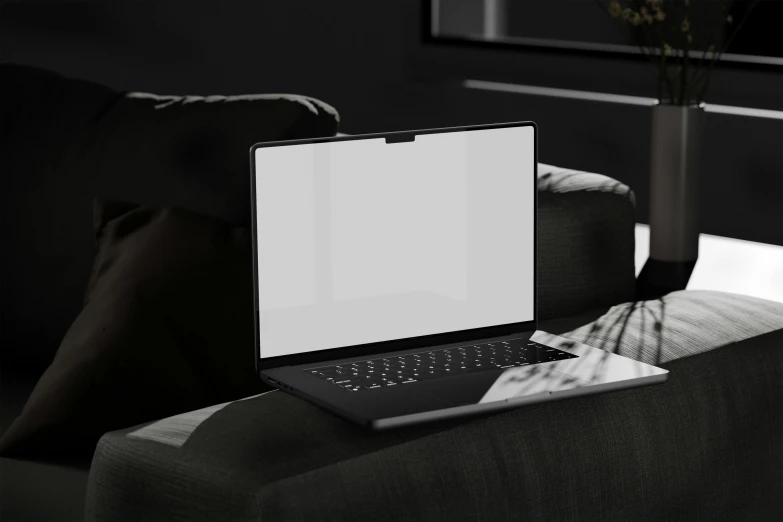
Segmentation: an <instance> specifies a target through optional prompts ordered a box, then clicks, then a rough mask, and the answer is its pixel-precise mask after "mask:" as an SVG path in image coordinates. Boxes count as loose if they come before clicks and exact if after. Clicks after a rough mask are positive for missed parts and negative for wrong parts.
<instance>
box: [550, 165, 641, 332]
mask: <svg viewBox="0 0 783 522" xmlns="http://www.w3.org/2000/svg"><path fill="white" fill-rule="evenodd" d="M634 207H635V200H634V195H633V192H632V191H631V189H630V188H628V187H627V186H626V185H623V184H622V183H620V182H619V181H616V180H614V179H612V178H609V177H606V176H602V175H600V174H592V173H588V172H580V171H576V170H569V169H563V168H558V167H553V166H552V165H545V164H543V163H540V164H539V165H538V259H537V262H538V267H537V268H538V280H537V284H538V314H539V319H549V318H553V317H563V316H566V315H573V314H577V313H579V312H582V311H584V310H587V309H591V308H598V307H604V306H611V305H615V304H618V303H622V302H625V301H631V300H633V298H634V292H635V273H634V225H635V217H634Z"/></svg>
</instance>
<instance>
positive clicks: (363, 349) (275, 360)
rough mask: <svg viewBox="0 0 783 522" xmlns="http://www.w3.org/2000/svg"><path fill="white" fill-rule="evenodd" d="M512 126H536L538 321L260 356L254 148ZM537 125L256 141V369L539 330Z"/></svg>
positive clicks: (535, 304) (253, 203)
mask: <svg viewBox="0 0 783 522" xmlns="http://www.w3.org/2000/svg"><path fill="white" fill-rule="evenodd" d="M507 127H532V128H533V176H532V179H531V180H530V183H532V184H533V205H534V212H533V279H534V284H533V320H532V321H520V322H517V323H509V324H501V325H495V326H487V327H483V328H472V329H468V330H458V331H454V332H446V333H438V334H431V335H423V336H418V337H408V338H403V339H393V340H389V341H379V342H374V343H367V344H359V345H353V346H343V347H338V348H329V349H325V350H316V351H312V352H303V353H296V354H292V355H282V356H276V357H263V358H262V357H261V337H260V329H259V327H260V324H259V319H260V315H259V314H260V310H259V307H258V297H259V296H258V235H257V233H258V231H257V225H258V221H257V215H256V204H257V201H256V160H255V152H256V150H257V149H261V148H266V147H285V146H290V145H305V144H313V143H332V142H338V141H355V140H366V139H378V138H388V140H387V141H389V142H390V143H393V142H395V141H410V140H411V139H413V137H414V136H419V135H423V134H437V133H447V132H465V131H474V130H488V129H502V128H507ZM537 179H538V127H537V126H536V124H535V123H534V122H532V121H524V122H511V123H497V124H489V125H470V126H464V127H447V128H441V129H423V130H413V131H399V132H384V133H375V134H361V135H355V136H335V137H329V138H311V139H300V140H288V141H269V142H262V143H256V144H255V145H253V146H252V147H251V148H250V197H251V202H250V203H251V205H250V209H251V219H252V222H251V231H252V234H251V236H252V253H253V324H254V328H255V335H254V339H255V347H254V349H255V364H256V372H261V371H263V370H268V369H271V368H280V367H283V366H298V365H307V364H317V363H321V362H326V361H334V360H339V359H349V358H354V357H364V356H373V355H376V354H381V353H388V352H395V351H402V350H410V349H416V348H426V347H430V346H439V345H443V344H451V343H460V342H471V341H475V340H478V339H488V338H492V337H501V336H506V335H514V334H524V333H529V332H534V331H535V330H536V329H537V324H538V284H537V282H536V281H535V279H536V274H537V273H538V272H537V263H538V260H537V256H536V253H537V252H538V212H537V211H536V210H535V209H537V208H538V191H537V190H536V188H537Z"/></svg>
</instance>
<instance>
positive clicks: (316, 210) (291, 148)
mask: <svg viewBox="0 0 783 522" xmlns="http://www.w3.org/2000/svg"><path fill="white" fill-rule="evenodd" d="M533 132H534V131H533V128H532V127H529V126H524V127H507V128H500V129H481V130H469V131H458V132H446V133H439V134H423V135H417V136H416V138H415V141H412V142H403V143H391V144H387V143H386V141H385V139H384V138H382V137H381V138H377V139H376V138H372V139H359V140H348V141H338V142H332V143H316V144H297V145H283V146H275V147H261V148H257V149H256V150H255V158H254V160H255V173H256V174H255V175H256V180H255V185H256V217H257V220H258V221H257V248H258V251H257V259H258V263H257V265H258V310H259V337H260V339H259V341H260V342H259V345H260V357H262V358H266V357H277V356H282V355H291V354H296V353H302V352H310V351H315V350H324V349H329V348H339V347H346V346H353V345H359V344H365V343H373V342H379V341H389V340H395V339H404V338H409V337H418V336H422V335H430V334H438V333H447V332H455V331H459V330H469V329H473V328H482V327H487V326H497V325H503V324H509V323H517V322H523V321H532V320H533V319H534V285H535V273H534V250H533V248H534V219H535V209H534V204H535V203H534V201H535V200H534V197H535V194H534V192H533V191H534V190H535V181H534V161H535V159H534V158H535V155H534V153H535V151H534V148H535V142H534V134H533Z"/></svg>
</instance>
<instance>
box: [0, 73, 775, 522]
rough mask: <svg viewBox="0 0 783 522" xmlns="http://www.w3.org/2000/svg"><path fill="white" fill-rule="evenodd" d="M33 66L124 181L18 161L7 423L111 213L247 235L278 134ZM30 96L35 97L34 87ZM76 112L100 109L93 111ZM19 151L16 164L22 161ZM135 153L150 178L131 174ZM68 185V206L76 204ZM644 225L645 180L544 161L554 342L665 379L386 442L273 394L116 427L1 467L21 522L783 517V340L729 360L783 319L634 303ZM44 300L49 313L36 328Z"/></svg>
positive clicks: (543, 222)
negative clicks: (255, 172) (640, 195)
mask: <svg viewBox="0 0 783 522" xmlns="http://www.w3.org/2000/svg"><path fill="white" fill-rule="evenodd" d="M25 73H30V74H32V75H33V76H32V77H31V76H29V75H28V76H27V78H26V79H25V82H27V84H26V85H28V87H27V91H28V94H29V95H30V96H32V97H33V99H32V100H28V99H26V98H25V100H27V101H25V103H28V104H32V106H34V107H36V108H38V109H36V110H39V111H40V112H39V114H38V116H39V118H40V119H39V121H38V123H37V125H39V126H41V125H45V122H46V121H47V116H46V111H51V110H64V109H63V107H64V106H65V107H67V108H68V113H69V117H72V118H74V120H73V121H75V122H77V124H78V125H77V124H74V125H75V126H76V127H78V129H76V130H77V131H78V132H79V133H86V135H87V136H88V137H89V139H88V140H87V143H88V145H89V147H86V146H85V145H84V144H85V142H84V141H82V140H81V139H78V140H75V139H72V138H69V140H67V141H66V143H64V144H62V143H59V142H56V143H57V147H59V148H60V149H61V150H59V152H58V154H59V155H60V156H59V157H60V158H62V157H63V156H62V155H66V156H70V155H73V154H77V153H78V154H79V157H80V158H81V160H80V162H79V163H78V165H85V163H84V162H87V164H90V163H93V162H101V163H102V165H103V166H104V167H103V168H105V169H108V170H107V172H109V173H110V174H106V175H105V176H106V177H102V178H100V179H96V178H95V177H91V176H93V174H90V175H88V174H87V173H95V172H100V171H101V169H93V168H88V169H84V170H80V169H78V168H70V169H69V170H68V171H67V176H65V175H63V176H53V174H52V172H54V173H57V172H58V171H57V170H56V169H55V170H54V171H52V170H51V169H52V168H53V167H52V164H44V165H37V167H36V168H31V167H30V164H26V163H25V162H23V160H22V159H18V163H13V162H11V163H9V161H8V160H4V164H3V172H2V178H0V179H1V180H2V187H0V188H2V205H0V210H1V211H2V213H3V214H2V227H3V236H2V241H3V244H2V246H3V251H4V258H3V268H2V270H3V274H2V275H3V294H2V297H3V301H2V306H3V308H2V313H3V332H2V335H3V351H2V355H3V366H2V371H3V379H2V389H1V390H0V392H2V408H3V412H2V413H3V425H2V427H0V429H5V426H7V425H8V423H9V422H10V419H11V418H12V417H13V416H15V415H17V414H18V412H19V411H20V409H21V406H22V404H23V402H24V400H25V398H26V396H27V395H28V394H29V392H30V390H31V389H32V386H33V385H34V383H35V380H36V379H37V377H38V376H39V375H40V372H41V371H42V369H43V368H44V367H45V365H46V364H47V362H48V361H49V360H50V359H51V356H52V353H53V350H54V349H56V346H57V343H58V342H59V338H60V337H61V336H62V335H63V333H64V332H65V330H66V329H67V327H68V324H69V321H72V320H73V317H75V315H76V314H77V313H78V311H79V303H80V296H81V293H82V292H83V285H84V284H85V282H86V277H87V276H88V274H89V265H90V262H91V258H92V256H93V254H94V252H93V250H92V248H93V247H92V238H91V235H90V234H91V227H90V222H91V220H90V216H89V213H90V209H91V205H90V204H91V201H92V198H93V197H94V196H96V195H99V196H104V197H106V196H108V197H114V198H118V199H125V200H131V201H140V202H144V203H151V204H163V203H165V204H171V203H174V204H179V205H182V206H186V207H188V208H194V209H196V210H199V211H201V212H205V213H208V214H211V215H215V216H218V217H222V218H224V219H228V220H231V221H233V222H236V223H246V222H247V217H248V214H247V205H248V203H249V195H248V194H247V193H246V192H247V191H246V186H245V185H243V183H244V182H246V180H247V175H248V174H247V173H248V169H247V165H246V163H245V162H246V154H242V155H241V156H237V154H236V150H235V149H237V148H238V149H243V150H246V148H247V146H249V144H252V143H253V142H256V141H263V140H264V139H265V137H264V136H263V135H261V134H259V131H258V128H257V125H255V121H254V118H255V116H254V113H253V110H252V107H253V102H252V101H251V100H247V99H246V100H244V101H243V102H242V103H243V105H242V107H241V109H237V107H236V105H235V104H231V103H222V104H217V105H212V106H209V107H207V108H206V109H205V107H203V106H199V104H197V103H196V104H191V105H188V104H184V103H179V104H178V103H177V102H176V101H175V103H174V105H173V106H172V105H168V108H170V109H173V111H172V113H173V114H171V116H170V117H166V114H165V111H163V112H159V111H158V110H156V111H152V112H147V109H149V106H145V105H144V104H145V103H149V104H152V106H153V107H154V106H155V105H156V104H157V105H160V104H161V101H160V100H157V101H156V100H155V99H154V98H149V97H146V98H139V97H128V96H127V95H124V94H122V93H114V92H113V91H110V90H109V89H105V88H103V87H100V86H95V85H92V84H86V83H84V82H76V81H71V80H65V79H62V78H59V77H54V76H52V75H47V74H45V73H39V72H31V71H26V72H25ZM34 85H38V87H37V88H32V87H30V86H34ZM4 91H5V93H7V92H8V90H7V89H6V88H5V87H4ZM15 95H16V96H18V97H22V98H24V97H25V90H24V89H18V90H17V92H16V93H15ZM36 96H37V98H36ZM36 100H37V101H36ZM44 100H45V101H46V103H43V101H44ZM74 100H80V101H79V103H81V107H82V110H81V111H80V110H79V105H78V103H75V102H74ZM145 100H146V101H145ZM180 102H182V100H180ZM4 103H5V102H4ZM164 109H165V107H164ZM205 111H206V112H205ZM34 112H35V111H34ZM6 114H7V112H6V108H5V106H4V122H3V125H4V145H3V146H4V152H6V151H7V150H8V148H7V147H10V146H14V147H28V152H29V154H33V153H34V152H35V150H36V149H35V147H34V146H33V145H31V144H30V143H29V140H31V139H32V138H31V137H32V136H35V135H36V132H32V131H29V130H28V131H27V132H26V134H24V135H23V136H22V137H18V136H14V137H13V139H11V140H10V141H8V140H9V138H8V134H7V133H6V132H5V130H6V129H10V127H9V126H8V125H7V123H6V117H5V115H6ZM28 114H29V113H28ZM288 117H290V115H288V116H287V117H286V118H288ZM145 118H152V119H154V120H155V125H153V126H152V128H155V129H157V130H156V133H157V134H156V136H157V138H156V139H153V137H151V136H149V135H139V134H138V132H131V135H133V136H134V137H133V139H134V140H136V141H135V143H137V144H138V145H143V144H144V143H147V142H150V141H155V142H156V143H159V145H158V147H157V149H158V150H159V151H162V153H163V154H164V155H166V157H172V158H175V160H172V164H171V166H170V168H169V169H162V170H161V169H159V168H158V169H157V170H156V171H155V174H154V176H153V175H152V174H151V173H149V172H147V173H144V172H143V171H144V169H145V162H148V163H150V162H152V163H155V162H157V163H155V166H156V168H157V167H159V164H160V163H159V161H158V160H157V159H156V160H154V161H153V160H152V159H150V157H149V156H145V155H144V154H140V155H138V156H135V157H133V158H132V159H130V160H129V159H128V156H127V154H125V147H121V146H118V144H122V143H123V142H124V141H125V136H126V134H127V132H128V129H129V128H130V129H132V130H133V129H139V128H150V126H149V125H148V123H149V122H147V123H145V122H144V121H142V120H144V119H145ZM286 118H283V119H286ZM57 121H67V120H64V119H62V118H60V119H58V120H57ZM27 127H28V128H42V129H43V130H42V134H41V135H40V141H39V143H42V144H44V145H47V144H48V143H50V141H51V140H54V139H55V138H56V137H57V136H58V135H60V134H62V133H61V132H60V133H58V132H57V130H46V129H45V127H35V126H34V125H33V124H29V125H27ZM22 129H25V126H24V125H23V126H22ZM12 130H13V129H12ZM60 130H61V129H60ZM71 130H73V129H71ZM216 130H218V131H219V132H215V131H216ZM316 131H319V129H310V132H316ZM320 131H322V129H321V130H320ZM112 133H115V134H116V136H115V137H112V135H111V134H112ZM9 134H10V133H9ZM83 135H84V134H83ZM68 136H73V134H68ZM291 137H300V136H297V135H296V134H295V133H292V135H291ZM213 139H214V140H215V143H217V144H219V146H215V147H211V148H209V149H208V150H207V152H204V151H199V147H195V146H191V147H190V148H188V147H184V149H181V148H179V147H178V146H177V145H176V144H178V143H180V144H181V143H191V144H192V143H195V144H196V145H198V144H201V146H202V147H203V146H204V144H210V143H212V140H213ZM542 139H545V138H544V137H543V136H542ZM9 143H10V144H11V145H8V144H9ZM74 147H77V149H78V147H82V148H80V149H78V150H76V151H74ZM194 147H195V148H194ZM183 150H184V152H183ZM188 151H190V154H188V153H187V152H188ZM194 151H196V152H197V153H199V154H202V155H203V160H202V161H200V162H198V164H197V166H196V167H194V165H193V164H187V163H181V162H187V161H189V160H190V158H191V155H192V153H194ZM14 154H15V155H14ZM14 154H12V155H11V156H12V159H13V158H22V155H21V154H20V152H19V150H18V149H16V150H15V152H14ZM4 155H5V154H4ZM5 156H6V157H8V155H5ZM50 157H51V155H50V156H47V158H50ZM156 157H158V156H156ZM123 160H124V161H126V162H127V161H130V162H131V165H130V166H128V165H121V166H120V167H119V168H118V169H117V170H115V171H111V169H110V167H111V166H112V165H115V164H116V163H118V162H121V161H123ZM35 161H38V162H39V163H40V162H41V161H43V160H41V159H37V160H35ZM35 161H33V162H32V165H33V166H36V163H35ZM61 161H62V160H61ZM64 163H65V164H69V163H68V162H67V161H65V162H64ZM55 164H56V165H62V164H63V163H55ZM150 168H151V167H150ZM194 169H195V170H194ZM23 172H28V173H29V172H32V173H33V174H34V175H35V176H39V178H37V179H36V178H35V177H30V175H29V174H28V175H27V177H24V174H23ZM60 174H62V171H60ZM20 176H21V177H20ZM40 176H43V177H40ZM242 180H244V181H242ZM54 188H57V189H58V190H60V191H64V192H60V193H59V195H58V194H56V193H53V190H54ZM107 192H109V193H107ZM31 227H32V228H34V229H35V230H37V231H40V234H39V238H40V239H39V242H40V245H41V246H40V247H38V248H35V249H28V250H25V249H21V250H19V249H17V251H16V253H15V255H14V257H13V258H12V259H11V263H10V264H8V263H6V257H5V252H6V249H7V248H9V247H12V246H16V247H19V246H20V245H22V246H23V245H25V244H26V243H25V241H24V237H27V236H25V234H28V235H29V234H30V229H31ZM633 230H634V205H633V195H632V193H631V191H630V190H629V189H628V188H627V187H625V186H624V185H622V184H620V183H618V182H616V181H614V180H611V179H609V178H606V177H604V176H600V175H597V174H587V173H581V172H576V171H570V170H566V169H558V168H555V167H551V166H548V165H540V166H539V257H538V266H539V273H538V288H539V295H540V303H539V313H540V316H541V318H542V319H543V321H544V322H543V324H542V325H541V327H542V329H546V330H548V331H551V332H553V333H566V334H567V335H568V336H570V337H573V338H574V339H578V340H583V341H585V342H588V343H590V344H592V345H594V346H598V347H601V348H604V349H607V350H612V351H616V352H618V353H621V354H623V355H627V356H629V357H634V358H637V359H639V360H644V361H645V362H651V363H653V364H663V365H664V366H665V367H667V368H668V369H669V370H670V371H671V376H670V380H669V382H668V383H666V384H664V385H660V386H654V387H649V388H643V389H636V390H629V391H623V392H617V393H612V394H606V395H599V396H593V397H586V398H580V399H573V400H568V401H562V402H557V403H550V404H543V405H538V406H531V407H527V408H521V409H519V410H515V411H511V412H506V413H501V414H497V415H492V416H485V417H480V418H476V419H460V420H456V421H450V422H443V423H435V424H430V425H425V426H418V427H411V428H405V429H400V430H394V431H390V432H385V433H373V432H369V431H366V430H363V429H360V428H357V427H355V426H353V425H350V424H348V423H345V422H343V421H342V420H339V419H337V418H335V417H333V416H332V415H330V414H328V413H325V412H323V411H321V410H319V409H318V408H315V407H313V406H311V405H309V404H307V403H305V402H303V401H301V400H299V399H296V398H293V397H291V396H288V395H286V394H284V393H282V392H270V393H267V394H264V395H261V396H259V397H255V398H251V399H248V400H241V401H236V402H232V403H229V404H226V405H218V406H214V407H211V408H207V409H205V410H200V411H198V412H191V413H183V414H182V415H180V416H177V417H173V418H171V419H164V420H155V419H150V423H148V424H145V425H142V426H134V427H129V428H127V429H124V430H120V431H116V432H112V433H108V434H106V435H105V436H104V437H103V439H102V440H101V442H100V443H99V445H98V447H97V449H96V452H95V455H94V458H93V459H92V461H91V462H89V461H84V460H83V461H75V462H74V461H60V462H53V461H45V462H35V461H33V460H17V459H7V458H3V459H0V474H1V475H0V480H1V481H2V482H0V495H2V497H0V506H2V513H1V514H2V519H3V520H47V519H51V520H76V519H81V518H82V517H83V514H86V519H87V520H199V519H205V520H388V519H394V520H411V519H427V520H433V519H448V520H455V519H460V520H476V519H498V520H521V519H543V520H565V519H584V520H640V519H682V520H696V519H716V518H726V519H737V518H743V519H754V520H763V519H770V518H773V517H776V516H777V517H779V516H781V515H783V511H781V506H780V503H779V502H776V501H775V499H776V498H780V495H781V493H783V484H782V483H781V482H782V480H781V473H780V467H779V466H777V464H780V462H781V458H783V457H782V455H783V453H782V450H781V437H780V433H781V429H782V423H781V419H782V418H783V413H782V412H783V404H782V403H781V382H783V368H781V360H782V356H781V351H782V350H783V342H778V341H779V339H773V338H757V340H751V341H749V342H750V343H753V344H748V345H745V348H741V349H737V346H724V347H722V348H719V347H721V346H723V345H727V344H729V343H731V342H733V341H741V340H743V339H748V338H752V337H754V336H757V335H759V334H764V333H766V332H771V331H773V330H776V329H780V328H783V304H779V303H771V302H767V301H763V300H758V299H752V298H746V297H741V296H732V295H728V294H720V293H713V292H679V293H675V294H671V295H669V296H666V297H664V298H662V299H660V300H656V301H648V302H634V300H633V299H634V265H633V263H634V261H633V259H634V256H633V250H634V231H633ZM63 231H65V236H64V235H63ZM68 234H70V236H69V235H68ZM14 241H16V243H14ZM74 245H75V246H74ZM67 249H72V250H73V253H72V254H69V255H68V259H78V262H75V261H72V262H70V263H65V262H63V260H62V257H57V256H55V258H54V259H53V260H52V263H51V265H52V266H53V270H55V271H56V275H57V277H54V276H51V275H49V277H51V279H52V284H55V285H59V286H56V288H58V291H56V292H51V293H45V292H44V293H42V294H33V295H32V296H24V295H23V296H18V297H17V299H21V300H22V302H23V303H24V304H25V306H24V307H21V308H20V307H18V306H15V302H14V301H13V299H11V298H9V297H7V296H9V295H13V294H12V293H6V292H5V289H6V281H7V277H8V276H10V275H12V272H11V271H10V270H11V268H13V269H16V270H21V271H22V276H26V277H27V279H25V277H21V278H17V280H16V281H15V282H14V285H12V288H11V289H12V290H13V291H17V292H20V293H24V292H25V291H27V290H28V289H29V290H30V291H31V292H35V291H37V290H38V289H40V288H41V287H38V286H35V274H36V272H35V271H34V270H36V269H38V270H40V266H38V265H36V263H38V264H39V265H40V264H44V265H45V264H46V263H47V259H48V255H49V254H48V253H49V252H60V256H64V255H65V254H64V253H65V252H66V251H67ZM42 252H43V253H42ZM28 266H30V268H29V272H24V267H28ZM9 267H10V268H9ZM35 306H38V307H43V308H44V309H45V310H46V311H47V313H45V314H33V315H27V314H29V313H30V311H31V309H32V307H35ZM20 325H21V326H20ZM773 335H774V334H773ZM758 339H761V340H760V341H758Z"/></svg>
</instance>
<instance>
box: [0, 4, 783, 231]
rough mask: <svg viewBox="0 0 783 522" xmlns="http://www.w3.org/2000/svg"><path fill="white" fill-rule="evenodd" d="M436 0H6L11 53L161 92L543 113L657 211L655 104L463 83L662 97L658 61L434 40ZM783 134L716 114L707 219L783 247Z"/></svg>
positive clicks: (709, 136)
mask: <svg viewBox="0 0 783 522" xmlns="http://www.w3.org/2000/svg"><path fill="white" fill-rule="evenodd" d="M422 12H423V10H422V8H421V5H420V3H419V2H418V1H417V0H256V1H240V0H211V1H199V0H195V1H181V0H180V1H178V0H168V1H161V0H158V1H136V2H98V1H91V2H73V1H65V0H62V1H56V2H39V1H29V0H28V1H25V2H7V1H6V2H3V3H2V7H0V60H2V61H5V62H18V63H24V64H29V65H36V66H40V67H45V68H48V69H53V70H55V71H59V72H61V73H64V74H66V75H70V76H75V77H81V78H86V79H91V80H94V81H97V82H100V83H104V84H107V85H109V86H111V87H114V88H117V89H127V90H141V91H151V92H156V93H159V94H236V93H248V92H297V93H301V94H307V95H310V96H315V97H318V98H321V99H323V100H325V101H327V102H329V103H331V104H333V105H334V106H335V107H337V108H338V110H339V111H340V113H341V116H342V129H341V130H342V131H343V132H348V133H360V132H373V131H383V130H398V129H405V128H416V127H436V126H448V125H463V124H473V123H489V122H497V121H512V120H535V121H536V122H537V123H538V124H539V126H540V129H541V140H540V156H541V160H542V161H543V162H546V163H553V164H556V165H562V166H567V167H572V168H578V169H584V170H592V171H597V172H602V173H606V174H608V175H611V176H613V177H616V178H617V179H620V180H621V181H624V182H625V183H628V184H629V185H631V187H632V188H633V189H634V191H635V192H636V193H637V197H638V201H639V205H638V212H637V217H638V220H639V221H640V222H645V221H646V216H647V184H648V174H649V141H650V111H649V109H648V108H644V107H638V106H627V105H616V104H608V103H597V102H588V101H575V100H563V99H558V98H545V97H538V96H528V95H515V94H501V93H491V92H481V91H474V90H468V89H465V88H463V87H462V86H461V81H462V80H463V79H465V78H474V79H492V80H498V81H510V82H518V83H523V84H528V85H544V86H551V87H559V88H566V89H583V90H590V91H598V92H608V93H617V94H630V95H637V96H649V97H653V96H654V86H655V72H654V70H652V68H651V67H650V66H649V65H648V64H647V63H645V62H642V61H638V60H629V59H626V58H622V59H613V58H600V57H589V56H578V55H563V54H558V53H547V52H532V51H528V52H517V51H502V50H487V49H478V50H477V49H469V48H462V47H455V46H422V44H421V14H422ZM782 29H783V27H782ZM708 101H710V102H712V103H719V104H725V105H740V106H747V107H756V108H767V109H774V110H778V111H780V110H783V73H781V72H778V71H770V70H754V69H748V68H737V67H730V66H725V67H722V68H720V69H719V71H718V75H717V76H716V77H715V79H714V81H713V85H712V88H711V93H710V96H709V98H708ZM782 145H783V120H780V119H761V118H749V117H744V116H729V115H717V114H710V115H709V117H708V129H707V131H706V135H705V146H704V154H703V161H702V180H703V183H702V205H701V221H702V230H703V231H704V232H707V233H712V234H718V235H724V236H729V237H738V238H743V239H749V240H755V241H763V242H769V243H777V244H783V210H782V209H783V147H782Z"/></svg>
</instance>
